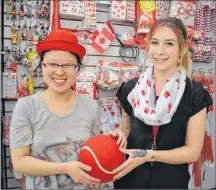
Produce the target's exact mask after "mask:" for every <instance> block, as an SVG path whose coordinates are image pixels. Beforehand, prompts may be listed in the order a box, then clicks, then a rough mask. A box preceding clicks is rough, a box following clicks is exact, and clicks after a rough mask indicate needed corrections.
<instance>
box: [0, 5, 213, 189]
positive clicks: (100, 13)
mask: <svg viewBox="0 0 216 190" xmlns="http://www.w3.org/2000/svg"><path fill="white" fill-rule="evenodd" d="M108 9H109V7H108V5H99V4H98V7H97V29H98V30H100V29H101V28H103V26H104V22H105V21H107V20H108ZM5 13H6V10H4V34H5V35H4V45H9V46H10V44H11V40H10V37H11V29H10V26H11V25H12V21H11V20H7V19H6V14H5ZM25 20H26V21H27V23H30V19H27V18H25ZM31 21H32V25H35V23H36V22H37V20H36V19H35V18H32V19H31ZM60 21H61V25H62V27H64V28H77V26H78V28H77V29H81V28H82V27H81V24H82V23H81V21H79V20H71V19H70V20H69V19H61V20H60ZM0 22H1V21H0ZM21 24H22V21H21ZM113 27H114V29H115V31H116V32H117V33H118V34H122V33H124V32H130V31H133V29H134V24H131V23H116V24H113ZM24 46H25V44H24V43H22V44H21V47H24ZM85 47H86V50H87V58H86V61H85V65H86V67H85V68H84V69H83V71H82V72H84V71H94V70H95V67H92V66H91V67H90V66H88V65H96V64H97V62H98V61H99V60H101V59H102V60H105V61H120V62H122V61H123V60H122V58H121V57H120V56H119V47H120V45H119V42H118V41H117V40H115V41H114V42H113V43H112V45H111V46H110V47H109V48H108V49H107V50H106V51H105V52H104V53H103V55H100V54H99V53H98V52H97V51H96V50H95V49H93V48H92V47H91V46H90V45H89V44H85ZM203 67H205V68H213V67H214V64H213V63H212V64H202V63H196V64H193V68H197V69H198V68H203ZM18 72H19V73H24V72H27V69H26V68H25V67H23V66H21V65H19V66H18ZM0 80H1V79H0ZM0 82H1V81H0ZM41 82H42V79H41V78H35V79H34V85H35V86H38V85H39V84H40V83H41ZM0 84H1V83H0ZM115 92H116V91H111V92H104V91H99V96H100V97H105V96H107V97H109V96H114V95H115ZM15 104H16V102H12V101H10V102H6V103H5V108H6V115H11V114H12V111H13V109H14V106H15ZM214 120H215V118H214ZM213 126H214V127H212V129H213V130H214V131H213V132H212V135H213V139H215V121H214V124H213ZM213 142H214V141H213ZM213 145H214V154H215V143H213ZM7 156H10V151H9V148H7ZM7 166H9V158H7ZM7 173H8V177H13V175H12V173H11V171H10V170H9V169H7ZM8 185H9V187H16V186H18V182H17V181H16V180H15V179H13V178H11V179H9V180H8ZM213 187H215V167H212V168H209V167H208V168H207V169H206V172H205V180H204V185H203V188H204V189H209V188H213Z"/></svg>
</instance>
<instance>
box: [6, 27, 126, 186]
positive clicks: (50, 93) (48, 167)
mask: <svg viewBox="0 0 216 190" xmlns="http://www.w3.org/2000/svg"><path fill="white" fill-rule="evenodd" d="M37 52H38V54H39V56H40V57H41V64H42V65H41V66H42V72H43V78H44V81H45V83H46V84H47V89H46V90H45V91H43V92H38V93H36V94H34V95H32V96H28V97H24V98H22V99H19V101H18V102H17V104H16V106H15V109H14V112H13V116H12V120H11V127H10V148H11V157H12V162H13V166H14V168H15V170H16V171H17V172H19V173H22V174H25V175H26V188H27V189H84V188H85V189H86V188H88V187H89V186H91V187H93V186H94V187H98V186H99V185H100V180H99V179H96V178H94V177H92V176H90V175H88V174H87V172H88V171H90V170H91V167H89V166H87V165H84V164H83V163H81V162H79V161H78V157H79V151H80V146H81V145H82V144H83V142H85V141H86V140H87V139H88V138H91V137H92V136H94V135H98V134H99V109H98V105H97V103H96V101H95V100H93V99H91V98H90V97H86V96H82V95H79V94H77V93H76V92H75V91H73V90H72V89H71V86H72V84H73V83H74V82H75V80H76V76H77V73H78V71H79V69H80V67H81V60H82V59H83V57H84V55H85V48H84V47H83V46H81V45H80V44H78V40H77V38H76V36H75V35H73V34H72V33H70V32H68V31H64V30H56V31H52V32H51V33H50V34H49V35H48V38H47V40H45V41H43V42H40V43H39V44H38V45H37ZM111 134H112V135H113V136H116V137H118V141H119V143H121V144H120V146H121V147H125V145H126V140H125V138H124V136H123V135H122V133H121V132H116V133H111Z"/></svg>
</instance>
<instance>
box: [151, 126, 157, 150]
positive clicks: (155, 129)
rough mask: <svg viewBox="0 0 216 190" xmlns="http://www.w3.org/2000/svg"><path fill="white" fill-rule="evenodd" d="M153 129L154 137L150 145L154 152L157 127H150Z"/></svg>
mask: <svg viewBox="0 0 216 190" xmlns="http://www.w3.org/2000/svg"><path fill="white" fill-rule="evenodd" d="M152 129H153V136H154V140H153V143H152V150H155V149H156V147H157V145H156V137H157V133H158V126H152Z"/></svg>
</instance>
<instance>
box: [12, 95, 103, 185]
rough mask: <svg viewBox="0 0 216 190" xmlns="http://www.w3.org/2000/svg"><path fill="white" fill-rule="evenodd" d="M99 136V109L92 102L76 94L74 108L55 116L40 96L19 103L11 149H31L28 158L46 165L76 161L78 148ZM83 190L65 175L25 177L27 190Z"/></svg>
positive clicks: (13, 118) (15, 111)
mask: <svg viewBox="0 0 216 190" xmlns="http://www.w3.org/2000/svg"><path fill="white" fill-rule="evenodd" d="M99 133H100V126H99V108H98V104H97V102H96V101H95V100H93V99H91V98H90V97H87V96H82V95H79V94H77V102H76V105H75V106H74V108H73V109H72V110H71V111H70V112H69V113H68V114H66V115H61V116H59V115H56V114H54V113H52V112H51V110H50V109H49V108H48V106H47V104H46V103H45V102H44V100H43V98H42V96H41V92H38V93H36V94H34V95H32V96H28V97H24V98H21V99H19V100H18V102H17V104H16V106H15V109H14V111H13V116H12V120H11V126H10V148H11V149H14V148H19V147H25V146H28V145H30V146H31V155H32V156H33V157H36V158H38V159H43V160H46V161H49V162H71V161H76V160H78V157H79V151H80V146H81V145H82V143H83V142H85V141H86V140H87V139H88V138H90V137H92V136H95V135H98V134H99ZM72 188H73V189H84V188H87V186H86V185H82V184H79V183H75V182H74V181H73V179H71V177H69V176H67V175H56V176H37V177H35V176H26V189H72Z"/></svg>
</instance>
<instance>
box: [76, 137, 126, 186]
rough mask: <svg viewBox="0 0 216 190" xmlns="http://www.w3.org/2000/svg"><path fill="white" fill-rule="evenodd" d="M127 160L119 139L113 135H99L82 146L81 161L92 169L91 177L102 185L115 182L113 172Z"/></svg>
mask: <svg viewBox="0 0 216 190" xmlns="http://www.w3.org/2000/svg"><path fill="white" fill-rule="evenodd" d="M124 160H125V157H124V154H123V153H121V152H120V150H119V145H118V144H117V139H115V138H114V137H112V136H111V135H98V136H95V137H92V138H90V139H88V140H87V141H86V142H85V143H84V144H83V146H82V148H81V151H80V155H79V161H80V162H82V163H83V164H86V165H88V166H90V167H92V170H91V171H89V172H88V173H89V175H91V176H92V177H95V178H98V179H100V180H101V182H102V183H106V182H109V181H112V180H113V177H114V175H115V174H113V172H112V171H113V170H114V169H115V168H117V167H118V166H120V165H121V164H122V163H123V162H124Z"/></svg>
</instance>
